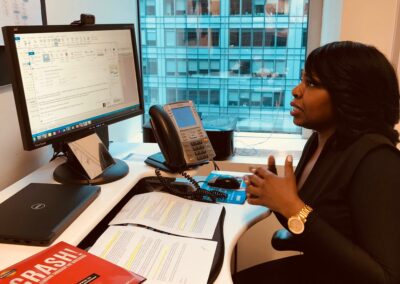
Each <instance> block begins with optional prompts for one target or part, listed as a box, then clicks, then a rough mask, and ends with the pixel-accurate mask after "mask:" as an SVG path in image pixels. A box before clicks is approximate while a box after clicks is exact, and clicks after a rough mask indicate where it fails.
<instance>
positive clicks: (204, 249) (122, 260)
mask: <svg viewBox="0 0 400 284" xmlns="http://www.w3.org/2000/svg"><path fill="white" fill-rule="evenodd" d="M216 247H217V242H215V241H209V240H199V239H192V238H185V237H178V236H173V235H166V234H162V233H158V232H155V231H153V230H149V229H145V228H141V227H137V226H110V227H109V228H108V229H107V230H106V231H105V232H104V233H103V234H102V235H101V236H100V238H99V239H98V240H97V241H96V243H95V244H94V245H93V246H92V248H91V249H90V250H89V252H90V253H92V254H95V255H97V256H99V257H102V258H104V259H106V260H108V261H111V262H113V263H115V264H117V265H119V266H122V267H124V268H125V269H127V270H129V271H132V272H134V273H137V274H139V275H142V276H144V277H146V278H147V280H148V281H149V282H150V283H191V284H197V283H207V280H208V277H209V274H210V271H211V265H212V261H213V258H214V254H215V250H216ZM146 282H147V281H146Z"/></svg>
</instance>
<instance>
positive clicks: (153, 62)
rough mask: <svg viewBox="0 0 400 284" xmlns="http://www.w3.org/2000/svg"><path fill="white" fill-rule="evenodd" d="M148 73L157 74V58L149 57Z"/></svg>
mask: <svg viewBox="0 0 400 284" xmlns="http://www.w3.org/2000/svg"><path fill="white" fill-rule="evenodd" d="M148 74H149V75H156V74H157V59H152V58H149V60H148Z"/></svg>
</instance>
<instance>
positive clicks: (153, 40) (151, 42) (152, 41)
mask: <svg viewBox="0 0 400 284" xmlns="http://www.w3.org/2000/svg"><path fill="white" fill-rule="evenodd" d="M146 44H147V46H156V45H157V34H156V30H154V29H148V30H147V36H146Z"/></svg>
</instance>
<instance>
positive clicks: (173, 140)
mask: <svg viewBox="0 0 400 284" xmlns="http://www.w3.org/2000/svg"><path fill="white" fill-rule="evenodd" d="M149 114H150V117H151V119H150V124H151V127H152V129H153V133H154V136H155V138H156V141H157V143H158V146H159V147H160V150H161V153H162V155H163V156H164V159H165V161H162V162H163V164H164V165H165V166H166V167H168V168H169V169H170V170H172V171H174V172H177V171H180V170H184V168H185V167H186V162H185V158H184V155H183V149H182V145H181V143H179V134H178V132H177V131H176V129H175V126H174V125H173V123H172V121H171V119H170V118H169V116H168V114H167V113H166V112H165V111H164V108H163V107H162V106H160V105H153V106H151V107H150V109H149Z"/></svg>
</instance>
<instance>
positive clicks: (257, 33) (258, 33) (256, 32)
mask: <svg viewBox="0 0 400 284" xmlns="http://www.w3.org/2000/svg"><path fill="white" fill-rule="evenodd" d="M263 37H264V31H263V29H253V46H254V47H256V46H263Z"/></svg>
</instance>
